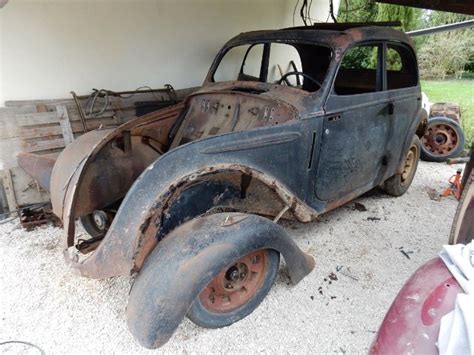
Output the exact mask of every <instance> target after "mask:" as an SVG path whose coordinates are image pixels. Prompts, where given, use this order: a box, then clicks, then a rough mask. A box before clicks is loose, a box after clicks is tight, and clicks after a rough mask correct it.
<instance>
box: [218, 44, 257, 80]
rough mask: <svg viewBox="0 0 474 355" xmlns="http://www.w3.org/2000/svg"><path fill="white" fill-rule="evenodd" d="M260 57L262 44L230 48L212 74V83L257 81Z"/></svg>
mask: <svg viewBox="0 0 474 355" xmlns="http://www.w3.org/2000/svg"><path fill="white" fill-rule="evenodd" d="M262 56H263V44H256V45H243V46H237V47H233V48H231V49H230V50H229V51H228V52H227V53H226V54H225V55H224V57H223V58H222V60H221V62H220V64H219V67H218V68H217V70H216V72H215V73H214V81H231V80H239V79H240V80H258V79H259V77H260V67H261V65H262ZM241 69H242V73H241ZM242 74H243V75H242Z"/></svg>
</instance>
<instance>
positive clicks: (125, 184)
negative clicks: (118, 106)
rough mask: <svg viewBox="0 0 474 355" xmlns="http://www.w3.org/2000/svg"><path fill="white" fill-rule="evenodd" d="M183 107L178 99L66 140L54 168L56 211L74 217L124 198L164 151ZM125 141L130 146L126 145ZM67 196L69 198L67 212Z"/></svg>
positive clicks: (52, 183)
mask: <svg viewBox="0 0 474 355" xmlns="http://www.w3.org/2000/svg"><path fill="white" fill-rule="evenodd" d="M182 109H183V105H182V104H177V105H175V106H173V107H171V108H167V109H164V110H160V111H159V113H150V114H147V115H144V116H141V117H139V118H136V119H135V120H132V121H129V122H127V123H125V124H123V125H122V126H120V127H118V128H116V129H114V130H113V129H103V130H95V131H91V132H88V133H87V134H84V135H82V136H80V137H79V138H78V139H76V140H75V141H74V142H72V143H71V144H70V145H68V146H67V147H66V148H65V149H64V151H63V152H62V153H61V154H60V155H59V157H58V159H57V163H56V164H55V166H54V168H53V172H52V177H51V186H52V187H54V188H52V189H51V202H52V205H53V211H54V213H55V214H56V215H57V216H58V217H60V218H64V217H66V216H68V215H69V216H71V217H72V218H74V217H77V216H81V215H84V214H87V213H90V212H91V211H92V210H94V209H96V208H101V207H104V205H107V204H110V203H112V202H114V201H115V200H116V199H117V198H120V197H123V195H124V194H125V192H126V191H127V190H128V188H129V187H130V186H131V184H132V183H133V181H134V179H135V178H136V177H137V176H138V175H139V174H140V173H141V172H142V171H143V170H144V169H145V168H146V166H148V165H149V164H150V163H151V162H152V161H153V160H155V159H156V158H157V157H158V156H159V155H160V147H161V145H163V144H166V143H167V133H168V131H169V129H170V127H171V126H172V124H173V123H174V121H175V120H176V119H177V117H178V116H179V114H180V112H181V110H182ZM150 131H151V133H149V132H150ZM127 132H128V133H127ZM125 136H126V137H130V138H129V139H128V138H127V139H124V137H125ZM127 140H129V143H130V144H131V147H130V150H129V151H128V150H126V149H125V148H126V144H128V143H127ZM118 171H120V172H121V174H120V178H119V176H117V172H118ZM83 181H84V182H83ZM78 184H79V186H78ZM67 200H71V201H70V202H69V209H68V210H67V211H66V213H64V212H65V208H64V205H65V203H66V201H67ZM76 208H77V210H76Z"/></svg>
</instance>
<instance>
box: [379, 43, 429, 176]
mask: <svg viewBox="0 0 474 355" xmlns="http://www.w3.org/2000/svg"><path fill="white" fill-rule="evenodd" d="M385 50H386V56H385V57H386V63H387V64H386V70H387V76H386V77H387V85H386V86H387V93H388V97H389V100H390V102H391V104H392V105H393V115H392V117H391V123H392V126H391V130H390V136H389V139H388V147H387V157H388V161H389V166H388V168H387V173H386V177H390V176H392V175H393V174H395V173H396V171H397V169H398V166H399V162H400V160H401V159H402V155H403V154H404V153H405V152H403V148H404V147H406V145H405V144H404V143H405V139H408V140H409V142H408V144H409V143H410V142H411V140H412V138H413V135H414V132H413V130H414V126H415V125H417V124H418V122H414V120H416V119H417V118H418V117H419V112H420V109H421V91H420V88H419V83H418V71H417V63H416V56H415V54H414V53H413V51H412V50H411V49H410V48H409V47H408V46H406V45H403V44H398V43H387V45H386V46H385ZM410 130H411V131H410Z"/></svg>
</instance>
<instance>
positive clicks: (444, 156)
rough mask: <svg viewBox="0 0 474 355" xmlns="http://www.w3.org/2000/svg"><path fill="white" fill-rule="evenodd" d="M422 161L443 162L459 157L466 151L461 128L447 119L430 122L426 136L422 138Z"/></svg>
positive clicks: (438, 118) (437, 118)
mask: <svg viewBox="0 0 474 355" xmlns="http://www.w3.org/2000/svg"><path fill="white" fill-rule="evenodd" d="M421 143H422V145H421V159H423V160H426V161H434V162H443V161H446V160H448V158H455V157H457V156H458V155H459V154H460V153H461V152H462V150H463V149H464V132H463V130H462V128H461V126H460V125H459V124H458V123H457V122H455V121H454V120H452V119H450V118H447V117H433V118H430V119H429V120H428V127H427V129H426V132H425V135H424V136H423V137H422V138H421Z"/></svg>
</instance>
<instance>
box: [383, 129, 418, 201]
mask: <svg viewBox="0 0 474 355" xmlns="http://www.w3.org/2000/svg"><path fill="white" fill-rule="evenodd" d="M420 145H421V143H420V139H419V138H418V136H414V137H413V140H412V142H411V145H410V148H409V149H408V152H407V155H406V157H405V161H404V163H403V168H402V172H401V173H399V174H396V175H394V176H392V177H391V178H388V179H387V180H386V181H385V182H384V184H383V186H382V188H383V190H384V191H385V192H386V193H388V194H389V195H392V196H401V195H403V194H404V193H405V192H407V190H408V188H409V187H410V185H411V183H412V181H413V178H414V177H415V172H416V169H417V168H418V160H419V159H420Z"/></svg>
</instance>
